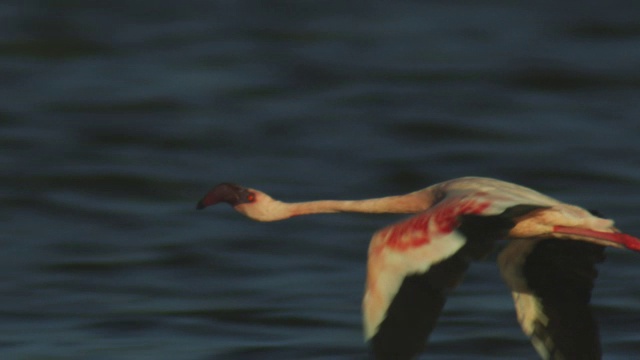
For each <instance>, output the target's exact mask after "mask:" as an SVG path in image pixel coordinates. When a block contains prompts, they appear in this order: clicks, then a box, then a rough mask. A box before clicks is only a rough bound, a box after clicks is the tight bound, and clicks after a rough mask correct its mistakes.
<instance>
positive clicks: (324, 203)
mask: <svg viewBox="0 0 640 360" xmlns="http://www.w3.org/2000/svg"><path fill="white" fill-rule="evenodd" d="M432 202H433V197H432V196H431V194H427V193H420V192H415V193H411V194H407V195H400V196H388V197H383V198H376V199H368V200H344V201H340V200H320V201H309V202H299V203H280V204H282V208H281V209H282V210H284V212H286V214H287V216H286V217H292V216H300V215H308V214H322V213H335V212H356V213H396V214H404V213H417V212H420V211H424V210H426V209H427V208H428V207H429V206H431V204H432ZM283 215H284V214H283Z"/></svg>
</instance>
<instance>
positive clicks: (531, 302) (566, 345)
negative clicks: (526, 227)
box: [499, 239, 604, 359]
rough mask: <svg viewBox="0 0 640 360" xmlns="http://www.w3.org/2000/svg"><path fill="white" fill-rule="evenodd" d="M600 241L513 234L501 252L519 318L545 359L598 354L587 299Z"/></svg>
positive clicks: (599, 256) (600, 256) (601, 253)
mask: <svg viewBox="0 0 640 360" xmlns="http://www.w3.org/2000/svg"><path fill="white" fill-rule="evenodd" d="M603 260H604V247H603V246H600V245H595V244H591V243H587V242H582V241H571V240H557V239H544V240H533V241H532V240H526V239H523V240H514V241H512V242H511V243H510V244H509V245H508V246H507V247H506V248H505V250H504V251H503V252H502V253H501V254H500V257H499V264H500V270H501V272H502V275H503V277H504V279H505V281H506V282H507V284H508V285H509V287H510V288H511V290H512V295H513V299H514V302H515V307H516V312H517V315H518V321H519V322H520V325H521V327H522V330H523V331H524V333H525V334H526V335H528V336H529V337H530V338H531V342H532V343H533V345H534V347H535V349H536V351H537V352H538V353H539V354H540V356H541V357H542V358H544V359H600V357H601V349H600V338H599V335H598V326H597V323H596V321H595V319H594V317H593V314H592V312H591V308H590V306H589V302H590V300H591V290H592V289H593V283H594V280H595V278H596V277H597V275H598V273H597V270H596V267H595V265H596V264H597V263H599V262H602V261H603Z"/></svg>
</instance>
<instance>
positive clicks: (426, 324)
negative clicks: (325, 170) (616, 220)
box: [197, 177, 640, 360]
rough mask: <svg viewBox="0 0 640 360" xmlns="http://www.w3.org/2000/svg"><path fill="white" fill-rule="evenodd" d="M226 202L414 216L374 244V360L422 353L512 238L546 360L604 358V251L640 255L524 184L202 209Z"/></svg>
mask: <svg viewBox="0 0 640 360" xmlns="http://www.w3.org/2000/svg"><path fill="white" fill-rule="evenodd" d="M220 202H226V203H228V204H230V205H231V206H233V208H234V209H235V210H236V211H238V212H240V213H241V214H243V215H245V216H247V217H249V218H251V219H253V220H257V221H276V220H284V219H288V218H290V217H293V216H299V215H307V214H318V213H334V212H359V213H408V214H416V215H414V216H412V217H410V218H408V219H406V220H404V221H401V222H399V223H396V224H393V225H390V226H387V227H385V228H383V229H381V230H379V231H378V232H376V233H375V234H374V235H373V238H372V239H371V243H370V245H369V256H368V264H367V280H366V290H365V294H364V300H363V305H362V306H363V317H364V333H365V339H366V340H367V341H370V342H371V345H372V348H373V353H374V356H375V358H376V359H394V360H401V359H413V358H415V357H416V356H418V354H419V353H420V352H422V351H423V350H424V347H425V346H426V342H427V339H428V337H429V334H430V333H431V331H432V330H433V328H434V326H435V323H436V320H437V318H438V316H439V315H440V312H441V311H442V308H443V306H444V303H445V297H446V294H447V292H448V291H449V290H451V289H453V288H455V287H456V286H457V285H458V284H459V283H460V282H461V280H462V277H463V275H464V272H465V271H466V269H467V268H468V266H469V262H470V261H472V260H475V259H479V258H482V257H484V256H486V255H487V254H489V253H490V252H491V251H492V249H493V247H494V243H495V242H496V241H497V240H499V239H507V240H509V243H508V245H507V246H506V247H505V248H504V250H503V251H502V252H501V253H500V255H499V256H498V264H499V267H500V271H501V274H502V277H503V279H504V281H505V282H506V283H507V285H508V286H509V288H510V289H511V293H512V296H513V300H514V302H515V308H516V313H517V317H518V321H519V322H520V325H521V327H522V330H523V332H524V333H525V334H526V335H527V336H528V337H529V338H530V339H531V342H532V344H533V346H534V347H535V349H536V351H537V352H538V353H539V355H540V356H541V357H542V358H544V359H599V358H600V357H601V349H600V339H599V335H598V327H597V324H596V322H595V320H594V318H593V315H592V313H591V309H590V307H589V301H590V298H591V290H592V288H593V283H594V280H595V278H596V276H597V271H596V269H595V264H596V263H598V262H601V261H602V260H603V259H604V255H603V250H604V247H605V246H612V247H616V248H627V249H630V250H634V251H640V239H638V238H635V237H633V236H630V235H627V234H623V233H621V232H620V231H619V230H618V229H616V228H615V227H614V226H613V221H612V220H609V219H605V218H602V217H600V216H598V215H597V214H595V213H594V212H589V211H587V210H585V209H583V208H580V207H578V206H574V205H569V204H565V203H562V202H560V201H558V200H555V199H553V198H551V197H548V196H546V195H543V194H541V193H539V192H537V191H534V190H531V189H529V188H526V187H523V186H519V185H516V184H512V183H508V182H504V181H500V180H495V179H489V178H480V177H464V178H459V179H453V180H449V181H445V182H442V183H438V184H435V185H432V186H429V187H427V188H425V189H422V190H418V191H415V192H412V193H409V194H406V195H399V196H388V197H382V198H375V199H368V200H351V201H336V200H321V201H309V202H299V203H286V202H282V201H278V200H275V199H273V198H272V197H270V196H269V195H267V194H265V193H264V192H261V191H258V190H255V189H251V188H245V187H242V186H238V185H235V184H231V183H222V184H219V185H217V186H215V187H214V188H212V189H211V190H210V191H209V192H208V193H207V194H206V195H205V196H204V198H203V199H202V200H200V202H198V205H197V208H198V209H203V208H205V207H207V206H210V205H214V204H217V203H220Z"/></svg>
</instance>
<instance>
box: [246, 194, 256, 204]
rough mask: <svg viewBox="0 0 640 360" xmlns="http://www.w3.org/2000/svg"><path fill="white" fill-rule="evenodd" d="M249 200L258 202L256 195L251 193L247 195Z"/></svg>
mask: <svg viewBox="0 0 640 360" xmlns="http://www.w3.org/2000/svg"><path fill="white" fill-rule="evenodd" d="M247 200H249V201H251V202H254V201H255V200H256V195H255V194H254V193H249V194H248V195H247Z"/></svg>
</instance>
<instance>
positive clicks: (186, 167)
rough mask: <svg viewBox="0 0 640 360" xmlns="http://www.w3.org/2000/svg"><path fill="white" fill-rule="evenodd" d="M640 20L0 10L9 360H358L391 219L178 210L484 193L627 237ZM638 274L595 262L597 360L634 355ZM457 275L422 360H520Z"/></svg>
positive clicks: (285, 5) (624, 264)
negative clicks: (236, 186) (547, 198)
mask: <svg viewBox="0 0 640 360" xmlns="http://www.w3.org/2000/svg"><path fill="white" fill-rule="evenodd" d="M639 13H640V6H639V5H638V4H636V5H635V6H634V7H633V8H631V7H629V5H628V4H627V3H626V2H622V1H620V2H619V3H616V2H613V3H612V2H602V3H601V4H590V3H586V4H585V3H582V2H580V3H578V2H576V3H575V4H570V3H567V4H564V5H558V4H557V3H556V2H551V1H549V2H537V4H536V5H533V4H527V3H524V2H522V3H520V4H519V5H515V4H511V3H510V2H503V1H488V2H482V4H476V3H475V2H471V1H452V2H444V1H443V2H417V1H416V2H413V1H399V2H392V1H376V2H363V1H356V2H342V1H318V2H312V1H277V2H267V1H186V2H163V1H154V2H151V1H132V2H118V1H116V2H114V1H72V0H66V1H45V0H43V1H35V0H34V1H25V0H21V1H17V0H16V1H5V2H3V3H2V4H0V79H1V80H0V144H1V146H2V152H0V196H1V200H2V208H1V210H0V222H1V224H2V235H1V237H0V241H1V242H0V244H1V249H2V251H1V252H0V278H1V280H2V281H0V355H1V357H2V358H3V359H49V360H50V359H136V360H137V359H232V360H233V359H242V360H245V359H364V358H367V348H366V346H365V344H363V341H362V332H361V320H360V299H361V296H362V292H363V283H364V277H365V262H366V250H367V245H368V240H369V238H370V236H371V234H372V233H373V232H374V231H375V230H376V229H378V228H379V227H381V226H384V225H385V224H388V223H390V222H392V221H395V220H397V219H398V217H397V216H373V215H372V216H364V215H349V214H346V215H344V214H343V215H322V216H316V217H307V218H296V219H292V220H290V221H287V222H281V223H270V224H261V223H254V222H251V221H249V220H247V219H244V218H242V217H241V216H240V215H238V214H236V213H233V211H232V210H231V209H229V208H226V207H220V208H214V209H207V211H205V212H196V211H195V209H194V207H195V203H196V201H197V200H198V199H199V198H200V197H201V196H202V195H203V194H204V193H205V192H206V191H207V190H208V189H209V187H211V186H212V185H214V184H216V183H218V182H221V181H234V182H237V183H240V184H243V185H246V186H251V187H256V188H259V189H261V190H264V191H266V192H269V193H271V194H273V196H275V197H277V198H280V199H284V200H289V201H296V200H307V199H322V198H337V199H350V198H367V197H374V196H381V195H389V194H400V193H405V192H409V191H413V190H416V189H419V188H422V187H425V186H427V185H429V184H432V183H434V182H438V181H442V180H446V179H449V178H453V177H458V176H465V175H481V176H490V177H497V178H502V179H505V180H510V181H514V182H518V183H521V184H524V185H528V186H530V187H533V188H536V189H538V190H540V191H543V192H546V193H548V194H550V195H552V196H555V197H557V198H560V199H562V200H566V201H569V202H575V203H577V204H580V205H583V206H585V207H587V208H594V209H599V210H600V211H601V212H603V213H604V214H606V215H608V216H610V217H612V218H614V219H616V220H617V224H618V226H619V227H620V228H622V229H624V230H625V231H627V232H629V233H632V234H637V235H639V234H640V221H639V218H640V101H639V100H640V70H639V69H640V21H639V20H638V16H637V15H638V14H639ZM639 277H640V257H639V256H638V255H637V254H632V253H630V252H624V251H621V250H609V251H608V260H607V262H606V263H604V264H603V265H602V266H601V267H600V277H599V279H598V282H597V284H596V285H597V288H596V290H595V292H594V296H593V303H594V307H595V312H596V314H597V317H598V319H599V321H600V324H601V333H602V341H603V346H604V352H605V354H606V358H608V359H628V358H634V357H636V356H637V354H638V353H640V282H639V281H638V278H639ZM535 356H536V355H535V353H534V351H533V350H532V348H531V346H530V345H529V343H528V340H527V339H526V338H525V337H524V335H522V333H521V332H520V330H519V326H518V324H517V322H516V319H515V316H514V311H513V305H512V303H511V298H510V296H509V292H508V290H507V288H506V286H505V285H504V284H503V283H502V282H501V280H500V278H499V274H498V270H497V268H496V266H495V264H494V262H493V261H492V259H489V260H488V261H485V262H480V263H477V264H475V265H474V266H473V267H472V269H471V271H470V273H469V274H468V276H467V278H466V281H465V283H464V284H463V285H462V286H461V287H460V288H459V289H458V290H457V291H456V292H455V293H454V294H453V295H452V296H451V298H450V300H449V302H448V304H447V307H446V309H445V311H444V314H443V316H442V318H441V321H440V324H439V326H438V328H437V329H436V331H434V333H433V335H432V340H431V345H430V348H429V351H428V352H427V353H426V354H425V356H424V358H425V359H461V358H474V359H494V358H503V359H513V358H535Z"/></svg>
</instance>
